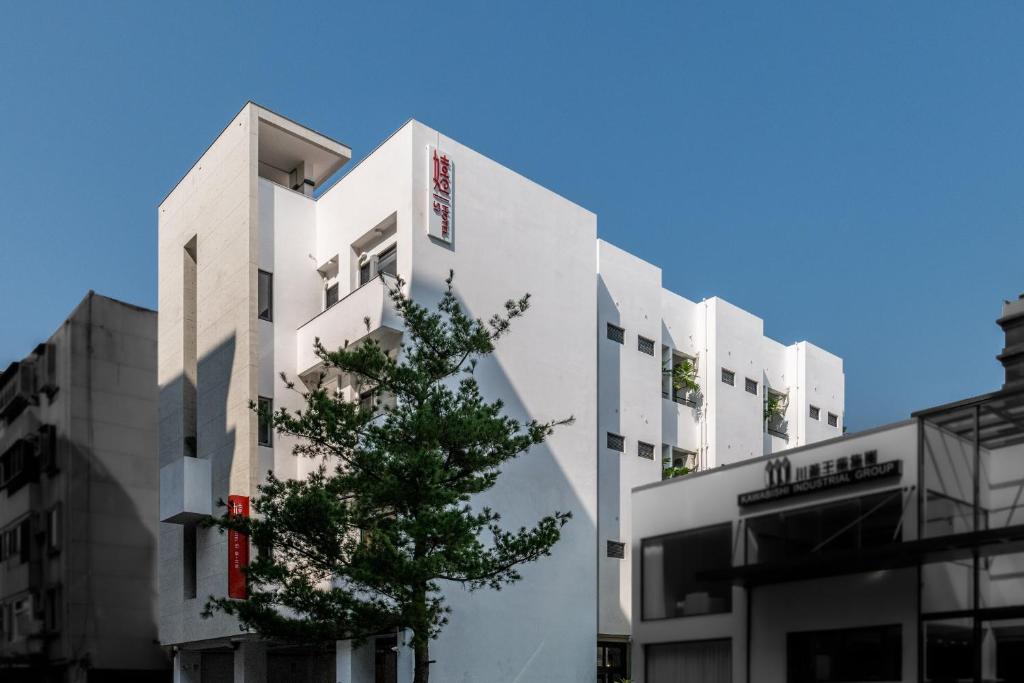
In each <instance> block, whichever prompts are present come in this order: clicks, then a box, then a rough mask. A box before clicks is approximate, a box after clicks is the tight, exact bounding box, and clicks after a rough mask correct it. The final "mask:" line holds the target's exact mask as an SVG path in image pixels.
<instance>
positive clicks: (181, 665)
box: [174, 650, 203, 683]
mask: <svg viewBox="0 0 1024 683" xmlns="http://www.w3.org/2000/svg"><path fill="white" fill-rule="evenodd" d="M202 677H203V666H202V653H200V652H196V651H193V650H178V651H177V652H176V653H175V654H174V683H202Z"/></svg>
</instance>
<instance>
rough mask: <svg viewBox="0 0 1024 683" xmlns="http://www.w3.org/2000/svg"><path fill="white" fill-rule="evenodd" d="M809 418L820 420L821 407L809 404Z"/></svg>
mask: <svg viewBox="0 0 1024 683" xmlns="http://www.w3.org/2000/svg"><path fill="white" fill-rule="evenodd" d="M811 419H812V420H820V419H821V409H820V408H818V406H811Z"/></svg>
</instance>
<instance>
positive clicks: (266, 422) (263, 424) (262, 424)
mask: <svg viewBox="0 0 1024 683" xmlns="http://www.w3.org/2000/svg"><path fill="white" fill-rule="evenodd" d="M256 406H257V408H258V409H259V412H258V413H257V414H256V443H257V444H258V445H260V446H264V447H266V448H272V447H273V446H274V425H273V420H271V419H270V415H272V414H273V412H274V399H273V398H271V397H269V396H259V397H257V398H256ZM264 406H266V409H265V410H264ZM264 413H266V415H267V417H264ZM264 434H266V436H265V437H264Z"/></svg>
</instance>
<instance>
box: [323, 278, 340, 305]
mask: <svg viewBox="0 0 1024 683" xmlns="http://www.w3.org/2000/svg"><path fill="white" fill-rule="evenodd" d="M336 303H338V285H337V283H335V284H333V285H331V286H330V287H328V288H327V294H326V296H325V297H324V308H325V309H327V308H330V307H331V306H333V305H334V304H336Z"/></svg>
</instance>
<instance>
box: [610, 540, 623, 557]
mask: <svg viewBox="0 0 1024 683" xmlns="http://www.w3.org/2000/svg"><path fill="white" fill-rule="evenodd" d="M608 557H610V558H612V559H614V560H622V559H625V557H626V544H625V543H623V542H622V541H608Z"/></svg>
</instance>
